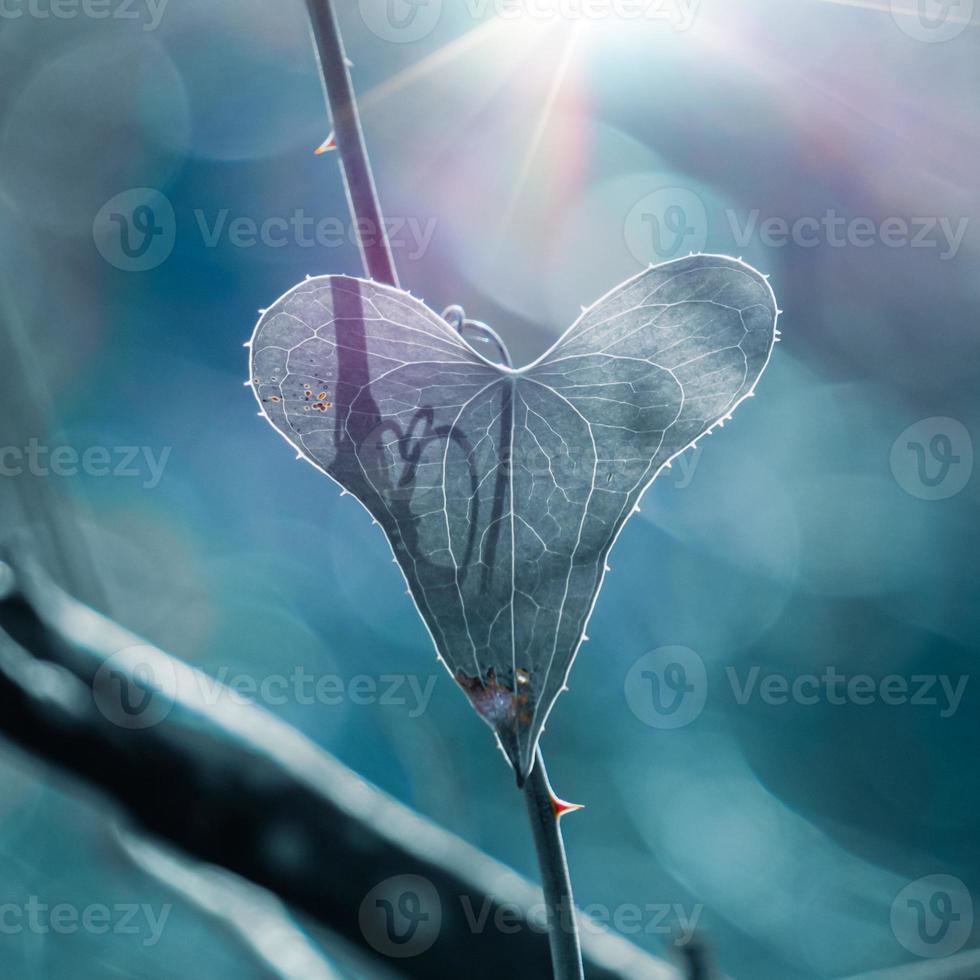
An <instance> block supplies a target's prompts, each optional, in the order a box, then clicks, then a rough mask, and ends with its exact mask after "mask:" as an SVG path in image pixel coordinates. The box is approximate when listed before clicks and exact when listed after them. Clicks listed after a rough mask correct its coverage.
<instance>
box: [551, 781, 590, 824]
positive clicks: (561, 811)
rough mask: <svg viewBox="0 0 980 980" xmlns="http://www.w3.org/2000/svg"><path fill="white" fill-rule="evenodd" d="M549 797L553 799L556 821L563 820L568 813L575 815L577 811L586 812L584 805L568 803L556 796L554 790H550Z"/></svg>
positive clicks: (552, 804)
mask: <svg viewBox="0 0 980 980" xmlns="http://www.w3.org/2000/svg"><path fill="white" fill-rule="evenodd" d="M548 796H549V797H550V798H551V809H552V811H553V812H554V814H555V819H556V820H561V818H562V817H563V816H565V814H566V813H573V812H574V811H575V810H584V809H585V804H584V803H568V802H567V801H565V800H560V799H558V797H557V796H555V793H554V790H552V789H550V788H549V790H548Z"/></svg>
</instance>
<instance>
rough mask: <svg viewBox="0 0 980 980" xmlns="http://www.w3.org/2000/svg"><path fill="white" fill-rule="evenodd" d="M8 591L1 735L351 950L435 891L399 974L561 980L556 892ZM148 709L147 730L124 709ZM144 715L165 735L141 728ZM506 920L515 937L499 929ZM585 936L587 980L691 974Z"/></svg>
mask: <svg viewBox="0 0 980 980" xmlns="http://www.w3.org/2000/svg"><path fill="white" fill-rule="evenodd" d="M2 567H3V566H0V568H2ZM11 578H12V582H11V584H10V587H9V588H8V589H7V591H6V594H4V595H0V731H2V732H5V733H6V734H7V735H8V736H10V737H11V738H12V739H14V740H16V741H17V742H19V743H20V744H21V745H23V746H25V747H26V748H28V749H30V750H31V751H33V752H35V753H37V754H38V755H40V756H43V757H44V758H47V759H49V760H50V761H52V762H54V763H56V764H58V765H60V766H61V767H63V768H65V769H67V770H68V771H70V772H71V773H73V774H74V775H75V776H77V777H81V778H83V779H85V780H87V781H89V782H90V783H92V784H94V785H95V786H97V787H98V788H100V789H101V790H102V791H104V792H106V793H108V794H109V795H110V796H111V797H112V798H113V799H114V800H115V801H116V802H117V803H118V804H119V805H120V806H121V807H122V808H123V809H124V810H125V811H126V812H127V814H128V815H129V816H130V817H131V818H133V819H134V820H135V821H137V822H138V823H139V824H140V825H142V827H143V828H144V829H146V830H148V831H150V832H151V833H153V834H155V835H157V836H158V837H160V838H162V839H163V840H165V841H167V842H170V843H171V844H175V845H177V846H179V847H180V848H182V849H183V850H184V851H186V852H188V853H189V854H191V855H193V856H195V857H196V858H198V859H202V860H204V861H207V862H210V863H213V864H217V865H220V866H222V867H224V868H227V869H229V870H231V871H233V872H235V873H236V874H239V875H241V876H243V877H245V878H247V879H249V880H250V881H252V882H254V883H256V884H259V885H262V886H264V887H265V888H267V889H269V890H270V891H272V892H273V893H274V894H276V895H278V896H279V897H281V898H282V899H283V900H285V901H287V902H288V903H290V904H291V905H292V906H293V908H294V909H297V910H301V911H303V912H305V913H307V914H308V915H309V916H310V917H312V918H313V919H315V920H318V921H320V922H322V923H323V924H324V925H326V926H327V927H328V928H329V929H331V930H333V931H334V932H336V933H338V934H339V935H341V936H343V937H345V938H347V939H348V940H350V941H351V942H353V943H357V944H361V945H362V946H363V945H365V944H366V942H367V939H366V937H365V935H364V933H363V932H362V930H361V927H360V924H359V918H358V915H359V908H360V905H361V902H362V900H363V898H364V896H365V895H366V894H367V893H368V892H369V891H370V890H371V889H372V888H373V887H374V886H375V885H377V884H378V883H379V882H381V881H383V880H384V879H387V878H389V877H391V876H394V875H417V876H419V877H420V878H423V879H426V880H427V881H429V882H431V884H432V886H433V888H434V889H435V893H436V894H437V895H438V901H439V903H440V905H441V922H442V926H441V929H440V931H439V933H438V937H437V938H436V939H435V941H434V943H433V944H432V946H431V947H430V948H429V949H426V950H424V951H421V952H420V953H419V954H418V955H415V956H412V957H411V958H405V959H401V960H391V961H390V963H391V965H392V966H393V967H396V968H397V970H398V971H399V972H400V973H401V974H402V975H405V976H413V977H429V978H431V977H453V978H456V977H460V976H465V977H467V978H468V980H484V978H486V980H491V978H494V980H495V978H497V977H499V976H501V975H503V974H508V973H511V972H513V970H514V966H515V964H520V973H521V975H526V976H546V975H548V972H549V955H548V941H547V938H546V937H545V935H543V934H542V932H541V931H540V929H541V927H540V924H539V920H538V918H537V917H536V916H535V915H534V914H533V911H532V907H537V908H538V909H540V903H541V892H540V890H539V889H538V888H536V887H534V886H533V885H531V884H530V883H529V882H528V881H527V880H526V879H524V878H521V877H520V876H519V875H517V874H516V873H515V872H513V871H511V870H509V869H507V868H506V867H504V866H502V865H500V864H499V863H497V862H495V861H493V860H492V859H490V858H488V857H487V856H486V855H484V854H483V853H481V852H480V851H478V850H477V849H476V848H474V847H472V846H470V845H468V844H467V843H466V842H464V841H462V840H461V839H459V838H458V837H455V836H454V835H452V834H450V833H448V832H447V831H445V830H442V829H440V828H439V827H437V826H435V825H434V824H432V823H430V822H429V821H427V820H425V819H424V818H422V817H420V816H419V815H418V814H416V813H414V812H412V811H411V810H410V809H408V808H407V807H405V806H403V805H401V804H400V803H398V802H396V801H395V800H393V799H391V798H390V797H388V796H387V795H386V794H384V793H382V792H381V791H380V790H378V789H376V788H374V787H373V786H371V785H370V784H368V783H366V782H365V781H364V780H362V779H361V778H360V777H358V776H357V775H356V774H355V773H353V772H351V771H350V770H348V769H347V768H345V767H344V766H343V765H342V764H341V763H340V762H338V761H337V760H336V759H334V758H333V757H331V756H330V755H328V754H327V753H325V752H323V751H322V750H321V749H319V748H318V747H317V746H316V745H314V744H313V743H312V742H311V741H309V739H307V738H306V737H304V736H303V735H301V734H300V733H299V732H297V731H296V730H295V729H293V728H291V727H290V726H288V725H286V724H285V723H284V722H282V721H280V720H279V719H277V718H275V717H274V716H272V715H270V714H268V713H267V712H265V711H263V710H262V709H260V708H258V707H256V706H252V705H249V706H242V705H241V704H240V703H238V702H237V701H236V700H235V699H233V698H231V697H228V696H227V695H228V693H229V692H228V691H227V689H224V688H222V685H220V684H218V683H217V682H216V681H214V680H213V679H211V678H205V677H204V675H202V674H201V673H200V672H198V671H196V670H194V669H193V668H191V667H189V666H188V665H187V664H185V663H183V662H181V661H179V660H176V659H175V658H172V657H170V656H168V655H167V654H165V653H163V652H162V651H160V650H157V649H155V648H153V647H150V646H148V645H146V644H144V643H143V642H142V641H141V640H140V639H139V638H138V637H136V636H134V635H133V634H132V633H129V632H128V631H127V630H125V629H123V628H122V627H120V626H119V625H118V624H116V623H114V622H113V621H111V620H109V619H107V618H105V617H103V616H101V615H99V614H98V613H96V612H94V611H93V610H92V609H90V608H89V607H87V606H85V605H83V604H81V603H79V602H77V601H75V600H73V599H71V598H70V597H69V596H67V595H66V594H65V593H64V592H62V591H61V590H60V589H58V588H57V587H56V586H54V585H53V584H52V583H51V582H50V581H49V580H48V579H47V578H46V577H44V576H43V574H42V573H41V572H40V571H38V570H36V569H34V568H33V567H32V566H29V567H24V566H19V567H18V568H17V569H16V574H15V576H11ZM110 657H111V658H112V659H111V662H107V661H108V660H109V658H110ZM215 692H218V694H217V695H216V694H215ZM222 694H223V695H224V696H222ZM135 704H139V705H140V707H141V711H140V713H139V715H138V716H135V715H134V716H132V717H130V715H129V714H127V713H122V712H119V711H118V709H119V706H120V705H129V706H130V707H132V705H135ZM112 705H115V706H116V711H115V712H114V711H113V710H109V708H110V707H111V706H112ZM110 719H111V720H110ZM145 719H153V720H155V723H154V724H148V725H147V726H146V727H137V726H138V725H139V724H144V720H145ZM483 913H486V914H487V915H486V919H485V921H484V920H480V921H484V925H483V926H482V928H481V927H480V926H479V925H477V924H476V923H477V921H478V920H477V917H479V916H481V915H482V914H483ZM498 913H500V914H501V915H503V916H505V917H506V918H505V919H504V921H505V922H506V923H507V929H506V931H505V930H503V929H498V928H496V927H495V926H494V922H495V921H496V920H495V916H496V915H497V914H498ZM515 922H516V924H517V928H516V929H515V930H514V931H513V932H512V931H511V930H512V929H513V924H514V923H515ZM582 938H583V952H584V954H585V960H586V975H587V976H588V977H590V978H595V980H614V978H621V980H626V978H629V980H647V978H649V980H677V978H678V974H677V972H676V971H675V970H674V969H673V968H672V967H669V966H668V965H666V964H664V963H662V962H661V961H659V960H656V959H654V958H653V957H651V956H649V955H647V954H646V953H644V952H642V951H641V950H639V949H638V948H637V947H635V946H633V945H632V944H631V943H629V942H627V941H626V940H625V939H623V938H621V937H619V936H616V935H615V934H613V933H611V932H608V931H606V930H603V929H600V928H599V927H597V926H595V925H594V924H590V925H589V927H588V928H587V929H585V930H584V934H583V937H582Z"/></svg>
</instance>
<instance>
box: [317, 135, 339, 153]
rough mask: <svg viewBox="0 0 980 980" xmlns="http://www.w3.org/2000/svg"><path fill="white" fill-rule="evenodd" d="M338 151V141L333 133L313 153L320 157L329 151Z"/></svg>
mask: <svg viewBox="0 0 980 980" xmlns="http://www.w3.org/2000/svg"><path fill="white" fill-rule="evenodd" d="M336 149H337V140H336V139H335V138H334V135H333V133H331V134H330V135H329V136H328V137H327V138H326V139H325V140H324V141H323V142H322V143H321V144H320V145H319V146H318V147H317V148H316V149H315V150H314V151H313V152H314V153H315V154H316V155H317V156H319V155H320V154H321V153H326V152H327V151H328V150H336Z"/></svg>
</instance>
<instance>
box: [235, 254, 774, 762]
mask: <svg viewBox="0 0 980 980" xmlns="http://www.w3.org/2000/svg"><path fill="white" fill-rule="evenodd" d="M776 315H777V311H776V305H775V300H774V298H773V294H772V291H771V290H770V288H769V285H768V283H767V282H766V280H765V279H764V278H763V277H762V276H761V275H760V274H759V273H757V272H756V271H755V270H754V269H752V268H750V267H749V266H747V265H744V264H743V263H742V262H739V261H736V260H735V259H730V258H725V257H720V256H709V255H698V256H691V257H689V258H686V259H680V260H678V261H674V262H668V263H666V264H664V265H661V266H657V267H655V268H651V269H649V270H647V271H646V272H643V273H641V274H640V275H638V276H636V277H635V278H634V279H631V280H629V281H628V282H626V283H623V284H622V285H621V286H618V287H617V288H616V289H614V290H613V291H612V292H610V293H609V294H607V295H606V296H604V297H603V298H602V299H601V300H599V301H598V302H597V303H596V304H595V305H594V306H592V307H591V308H590V309H588V310H586V311H585V312H584V313H583V314H582V316H581V317H580V318H579V320H578V321H577V322H576V323H575V324H574V325H573V326H572V327H571V328H569V330H568V331H567V332H566V333H565V335H564V336H563V337H562V338H561V339H560V340H559V341H558V342H557V343H556V344H555V345H554V346H553V347H552V348H551V349H550V350H549V351H548V352H547V353H546V354H544V355H543V356H542V357H540V358H539V359H538V360H537V361H535V362H534V363H533V364H530V365H528V366H527V367H523V368H519V369H515V370H511V369H509V368H505V367H502V366H498V365H496V364H494V363H492V362H490V361H488V360H486V359H485V358H484V357H483V356H481V355H480V354H479V353H477V352H476V351H474V350H473V349H472V348H471V347H470V346H469V345H468V344H467V343H466V342H465V341H464V340H463V339H462V338H461V337H460V336H459V334H458V333H456V331H454V330H453V328H452V327H450V326H449V324H448V323H446V322H445V321H444V320H442V319H441V318H440V317H439V316H437V315H436V314H435V313H433V312H432V311H431V310H429V309H428V308H427V307H426V306H425V305H424V304H423V303H422V302H420V301H419V300H417V299H415V298H414V297H412V296H410V295H408V294H407V293H404V292H401V291H400V290H397V289H394V288H392V287H389V286H383V285H379V284H376V283H373V282H368V281H364V280H361V279H353V278H348V277H345V276H322V277H318V278H313V279H308V280H306V281H305V282H302V283H300V284H299V285H297V286H296V287H294V288H293V289H291V290H290V291H289V292H288V293H286V295H285V296H283V297H282V298H281V299H279V300H277V301H276V303H275V304H274V305H273V306H272V307H270V308H269V309H268V310H267V311H266V312H265V313H264V314H263V316H262V318H261V319H260V320H259V323H258V326H257V327H256V329H255V334H254V336H253V338H252V342H251V378H252V385H253V387H254V390H255V393H256V396H257V398H258V400H259V403H260V405H261V408H262V411H263V413H264V414H265V416H266V417H267V418H268V420H269V421H270V422H271V423H272V424H273V426H275V428H276V429H277V430H278V431H279V432H280V433H281V434H282V435H283V436H284V437H285V438H286V439H287V440H288V441H289V442H290V443H291V444H292V445H293V446H294V447H295V448H296V450H297V451H298V452H299V453H300V454H301V455H302V456H305V457H306V459H308V460H309V461H310V462H312V463H314V464H315V465H316V466H317V467H319V468H320V469H321V470H322V471H323V472H324V473H326V474H327V475H328V476H330V477H331V478H332V479H334V480H335V481H336V482H337V483H339V484H340V485H341V487H343V488H344V489H345V490H347V491H349V492H350V493H352V494H353V495H354V496H356V497H357V498H358V500H360V502H361V503H362V504H363V505H364V507H365V508H366V509H367V510H368V512H369V513H370V514H371V515H372V517H374V519H375V520H376V521H377V522H378V524H380V526H381V528H382V529H383V530H384V532H385V534H386V536H387V538H388V542H389V544H390V545H391V549H392V553H393V554H394V556H395V559H396V560H397V562H398V564H399V566H400V567H401V570H402V572H403V574H404V576H405V580H406V582H407V584H408V589H409V592H410V594H411V596H412V598H413V599H414V600H415V604H416V606H417V608H418V611H419V613H420V615H421V616H422V619H423V620H424V621H425V624H426V626H427V627H428V630H429V633H430V634H431V636H432V639H433V642H434V643H435V646H436V649H437V650H438V652H439V654H440V656H441V658H442V659H443V661H445V663H446V665H447V666H448V668H449V670H450V671H451V673H452V674H453V676H454V677H455V678H456V680H457V681H458V682H459V684H460V685H461V686H462V688H463V689H464V690H465V691H466V693H467V694H468V696H469V697H470V700H471V701H472V703H473V705H474V707H475V708H476V709H477V711H479V713H480V714H481V715H482V716H483V718H484V719H485V720H486V721H487V722H488V723H489V724H490V725H491V727H492V728H493V729H494V731H495V732H496V734H497V736H498V738H499V740H500V744H501V746H502V748H503V750H504V752H505V753H506V754H507V757H508V758H509V759H510V761H511V763H512V764H513V766H514V768H515V770H516V771H517V774H518V779H519V780H523V778H524V776H525V775H526V774H527V772H528V770H529V768H530V765H531V760H532V759H533V754H534V747H535V744H536V742H537V739H538V736H539V735H540V732H541V729H542V727H543V725H544V722H545V719H546V718H547V715H548V713H549V711H550V710H551V707H552V705H553V704H554V701H555V699H556V698H557V696H558V694H559V693H560V692H561V690H562V688H563V687H564V684H565V679H566V677H567V675H568V671H569V668H570V667H571V663H572V660H573V659H574V657H575V653H576V651H577V649H578V647H579V644H580V643H581V642H582V639H583V635H584V630H585V625H586V621H587V620H588V617H589V614H590V613H591V611H592V607H593V604H594V603H595V600H596V596H597V595H598V593H599V588H600V586H601V584H602V578H603V574H604V570H605V566H606V556H607V554H608V552H609V549H610V547H611V546H612V544H613V542H614V540H615V539H616V536H617V534H618V533H619V531H620V529H621V528H622V526H623V524H624V523H625V521H626V519H627V518H628V517H629V515H630V514H631V513H632V512H633V510H634V509H635V507H636V504H637V501H638V500H639V498H640V496H641V494H642V493H643V491H644V490H645V489H646V487H647V486H649V485H650V483H651V482H652V481H653V479H654V477H655V476H656V475H657V473H659V472H660V470H661V469H662V468H663V467H664V466H665V465H666V464H667V463H668V462H669V461H670V460H671V459H672V458H673V457H674V456H676V455H677V454H678V453H680V452H682V451H683V450H684V449H686V448H687V447H689V446H690V445H691V444H692V443H693V442H694V441H695V440H697V439H698V438H699V437H700V436H702V435H704V434H705V433H707V432H710V431H711V429H712V428H713V427H714V426H715V425H717V424H719V423H720V422H723V421H724V420H725V419H727V418H728V417H729V415H730V414H731V412H732V411H733V409H734V408H735V407H736V406H737V405H738V404H739V402H740V401H742V399H744V398H745V397H747V396H748V395H750V394H751V393H752V389H753V387H754V385H755V383H756V381H757V380H758V378H759V375H760V374H761V373H762V371H763V369H764V368H765V366H766V363H767V361H768V359H769V354H770V351H771V349H772V345H773V341H774V339H775V323H776Z"/></svg>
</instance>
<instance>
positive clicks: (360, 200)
mask: <svg viewBox="0 0 980 980" xmlns="http://www.w3.org/2000/svg"><path fill="white" fill-rule="evenodd" d="M307 6H308V8H309V11H310V21H311V23H312V26H313V40H314V44H315V46H316V52H317V57H318V59H319V61H320V71H321V73H322V76H323V86H324V91H325V93H326V98H327V103H328V105H329V106H330V114H331V116H332V118H333V129H334V140H335V141H336V144H337V151H338V153H339V155H340V164H341V171H342V173H343V175H344V185H345V187H346V189H347V203H348V205H349V206H350V212H351V217H352V218H353V219H354V225H355V228H356V230H357V236H358V243H359V245H360V249H361V260H362V261H363V263H364V273H365V275H366V276H367V277H368V278H369V279H374V280H375V281H376V282H382V283H387V284H388V285H390V286H395V287H397V286H398V275H397V273H396V272H395V263H394V260H393V259H392V255H391V249H390V247H389V245H388V239H387V236H386V234H385V225H384V221H383V219H382V217H381V205H380V204H379V202H378V193H377V190H376V189H375V186H374V178H373V177H372V176H371V165H370V162H369V160H368V155H367V148H366V147H365V145H364V134H363V133H362V131H361V123H360V117H359V116H358V112H357V102H356V100H355V98H354V87H353V84H352V83H351V77H350V71H349V69H348V66H347V58H346V56H345V54H344V45H343V42H342V41H341V37H340V29H339V28H338V26H337V20H336V17H335V16H334V12H333V7H332V5H331V2H330V0H307ZM459 313H460V320H461V323H460V325H459V327H458V328H457V329H461V328H462V327H464V326H470V327H471V328H472V329H474V330H475V331H476V332H477V333H479V334H481V335H482V338H483V339H486V340H487V341H489V342H491V343H493V344H494V345H495V346H497V347H498V348H499V350H500V353H501V359H502V360H503V362H504V363H505V364H508V365H509V364H510V356H509V355H508V353H507V348H506V345H505V344H504V343H503V341H502V340H501V339H500V337H499V336H498V335H497V334H496V333H495V332H494V331H493V330H492V329H491V328H490V327H488V326H486V324H483V323H480V322H479V321H469V320H465V321H464V320H463V313H462V310H460V311H459ZM524 799H525V802H526V803H527V811H528V816H529V817H530V819H531V830H532V833H533V835H534V845H535V848H536V850H537V853H538V866H539V867H540V869H541V881H542V887H543V889H544V898H545V906H546V909H547V916H548V939H549V943H550V945H551V962H552V967H553V971H554V976H555V980H584V977H585V974H584V972H583V969H582V950H581V946H580V943H579V935H578V926H577V924H576V922H575V907H574V905H573V902H572V885H571V881H570V879H569V877H568V864H567V863H566V861H565V846H564V844H563V843H562V837H561V829H560V828H559V825H558V820H559V816H558V813H556V811H555V808H554V805H553V802H552V801H553V799H554V795H553V794H552V792H551V786H550V785H549V783H548V774H547V772H546V771H545V767H544V759H543V758H542V757H541V749H540V748H539V749H537V751H536V753H535V764H534V768H533V769H532V771H531V774H530V775H529V777H528V779H527V782H526V783H525V786H524Z"/></svg>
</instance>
